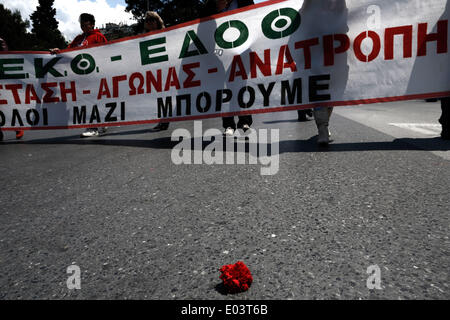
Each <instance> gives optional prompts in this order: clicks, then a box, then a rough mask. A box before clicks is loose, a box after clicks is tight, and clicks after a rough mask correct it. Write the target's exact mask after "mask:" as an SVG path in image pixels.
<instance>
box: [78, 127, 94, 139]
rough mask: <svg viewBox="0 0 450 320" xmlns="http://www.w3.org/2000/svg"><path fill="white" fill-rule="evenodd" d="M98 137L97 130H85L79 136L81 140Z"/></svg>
mask: <svg viewBox="0 0 450 320" xmlns="http://www.w3.org/2000/svg"><path fill="white" fill-rule="evenodd" d="M96 136H98V129H95V128H94V129H87V130H86V131H85V132H83V133H82V134H81V137H82V138H89V137H96Z"/></svg>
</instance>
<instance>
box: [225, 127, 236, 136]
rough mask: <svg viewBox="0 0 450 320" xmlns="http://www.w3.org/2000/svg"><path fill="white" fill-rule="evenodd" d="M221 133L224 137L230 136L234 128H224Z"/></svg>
mask: <svg viewBox="0 0 450 320" xmlns="http://www.w3.org/2000/svg"><path fill="white" fill-rule="evenodd" d="M223 135H224V136H226V137H232V136H233V135H234V129H233V128H231V127H228V128H226V129H225V131H224V132H223Z"/></svg>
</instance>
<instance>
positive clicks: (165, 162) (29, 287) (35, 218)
mask: <svg viewBox="0 0 450 320" xmlns="http://www.w3.org/2000/svg"><path fill="white" fill-rule="evenodd" d="M439 114H440V108H439V103H425V102H421V101H412V102H402V103H386V104H379V105H369V106H357V107H340V108H336V109H335V112H334V114H333V116H332V123H331V131H332V135H333V138H334V142H333V143H332V144H331V145H330V146H329V148H319V147H317V146H316V141H315V139H316V129H315V124H314V122H313V121H308V122H297V121H296V112H282V113H274V114H266V115H256V116H254V117H253V119H254V125H253V127H254V128H255V129H262V128H266V129H279V136H280V142H279V170H278V172H277V173H276V174H275V175H261V167H262V165H261V164H248V161H247V164H222V165H220V164H215V165H207V164H181V165H175V164H174V163H173V162H172V158H171V154H172V149H173V148H174V146H175V145H177V144H178V142H177V141H171V133H172V132H173V130H174V129H176V128H186V129H188V130H189V132H190V133H191V134H193V133H194V131H193V122H180V123H172V124H171V125H170V128H169V130H168V131H164V132H152V131H151V130H149V129H150V128H151V127H152V126H134V127H120V128H112V129H111V130H109V132H108V134H107V135H105V136H102V137H98V138H90V139H80V138H79V133H80V132H81V130H71V131H69V130H60V131H35V132H25V137H24V139H23V141H15V140H14V139H13V135H12V133H11V132H6V140H5V141H4V142H3V143H2V144H0V177H1V184H0V299H69V298H70V299H231V300H234V299H449V298H450V291H449V270H450V269H449V262H450V255H449V248H450V241H449V235H450V232H449V209H450V200H449V199H450V193H449V190H450V162H449V159H450V156H449V155H450V142H448V141H442V140H441V139H439V138H438V135H439V131H440V128H439V126H438V122H437V118H438V117H439ZM202 125H203V129H204V130H205V129H208V128H220V127H221V122H220V119H211V120H206V121H203V122H202ZM259 132H261V131H259ZM185 141H189V139H187V140H185ZM191 142H193V140H191ZM206 145H207V143H206V142H205V143H203V146H206ZM261 145H262V144H261ZM261 145H260V147H261ZM272 150H276V148H275V149H274V147H273V146H272ZM238 260H241V261H243V262H244V263H246V264H247V266H248V267H249V268H250V270H251V272H252V274H253V278H254V282H253V284H252V286H251V287H250V289H249V290H248V291H247V292H244V293H240V294H236V295H230V294H228V295H227V294H225V293H224V292H223V290H222V288H221V286H220V285H219V284H220V282H221V280H220V279H219V275H220V272H219V271H218V270H219V268H220V267H221V266H222V265H225V264H230V263H234V262H236V261H238ZM71 265H77V266H79V268H80V271H81V289H79V290H77V289H72V290H70V289H68V287H67V279H68V277H70V276H71V275H70V274H68V273H67V268H68V267H69V266H71ZM373 265H377V266H378V267H379V269H380V272H381V278H380V281H381V282H380V285H381V289H369V288H368V287H367V279H368V278H369V276H371V275H370V274H368V273H367V269H368V268H369V267H370V266H373Z"/></svg>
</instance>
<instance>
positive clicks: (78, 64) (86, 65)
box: [70, 53, 95, 74]
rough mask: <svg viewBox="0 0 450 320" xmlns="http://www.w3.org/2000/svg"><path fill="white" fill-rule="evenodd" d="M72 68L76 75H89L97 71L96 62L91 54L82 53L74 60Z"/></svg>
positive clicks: (71, 64)
mask: <svg viewBox="0 0 450 320" xmlns="http://www.w3.org/2000/svg"><path fill="white" fill-rule="evenodd" d="M70 67H71V68H72V71H73V72H75V73H76V74H89V73H91V72H92V71H94V70H95V60H94V58H93V57H92V56H91V55H90V54H88V53H82V54H79V55H77V56H76V57H75V58H73V60H72V62H71V63H70Z"/></svg>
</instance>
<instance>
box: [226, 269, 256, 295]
mask: <svg viewBox="0 0 450 320" xmlns="http://www.w3.org/2000/svg"><path fill="white" fill-rule="evenodd" d="M220 272H222V274H221V275H220V279H222V281H223V285H224V286H225V288H226V289H227V291H228V292H229V293H239V292H244V291H247V290H248V288H249V287H250V285H251V284H252V282H253V277H252V274H251V273H250V270H249V269H248V268H247V266H246V265H245V264H244V263H243V262H242V261H238V262H236V263H235V264H228V265H225V266H223V267H222V268H220Z"/></svg>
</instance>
